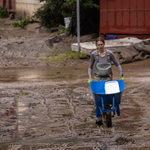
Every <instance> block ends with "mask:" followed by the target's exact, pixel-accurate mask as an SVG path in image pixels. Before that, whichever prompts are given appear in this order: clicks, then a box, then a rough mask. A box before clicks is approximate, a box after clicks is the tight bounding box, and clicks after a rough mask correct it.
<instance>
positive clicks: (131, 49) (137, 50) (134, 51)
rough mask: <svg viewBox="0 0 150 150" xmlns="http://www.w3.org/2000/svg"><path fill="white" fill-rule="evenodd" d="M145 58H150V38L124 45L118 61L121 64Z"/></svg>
mask: <svg viewBox="0 0 150 150" xmlns="http://www.w3.org/2000/svg"><path fill="white" fill-rule="evenodd" d="M147 58H150V39H148V40H144V41H141V42H139V43H135V44H132V45H130V46H127V47H125V48H124V49H123V50H122V51H121V58H120V59H119V62H120V63H121V64H122V63H129V62H133V61H137V60H144V59H147Z"/></svg>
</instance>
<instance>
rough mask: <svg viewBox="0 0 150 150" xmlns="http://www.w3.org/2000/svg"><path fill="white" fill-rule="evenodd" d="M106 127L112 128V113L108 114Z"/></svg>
mask: <svg viewBox="0 0 150 150" xmlns="http://www.w3.org/2000/svg"><path fill="white" fill-rule="evenodd" d="M106 125H107V127H112V119H111V112H106Z"/></svg>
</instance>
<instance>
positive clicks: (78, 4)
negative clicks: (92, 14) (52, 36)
mask: <svg viewBox="0 0 150 150" xmlns="http://www.w3.org/2000/svg"><path fill="white" fill-rule="evenodd" d="M77 36H78V40H77V41H78V52H80V3H79V0H77Z"/></svg>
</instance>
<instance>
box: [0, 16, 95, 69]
mask: <svg viewBox="0 0 150 150" xmlns="http://www.w3.org/2000/svg"><path fill="white" fill-rule="evenodd" d="M14 21H15V20H9V19H0V66H1V67H15V66H34V65H36V66H47V65H48V66H52V65H55V66H60V65H68V64H69V65H70V64H71V65H73V64H76V63H82V60H80V59H76V60H66V61H64V62H63V63H57V64H56V63H55V64H52V62H50V63H49V62H47V61H45V60H46V59H47V58H48V57H49V56H50V55H61V54H62V53H64V52H66V51H69V50H71V44H72V43H75V42H77V37H72V36H70V37H68V36H66V35H65V34H62V35H57V33H58V32H57V31H56V32H52V33H51V32H47V31H46V30H45V29H44V28H43V27H40V24H39V23H33V24H29V25H27V26H26V27H25V28H24V29H22V28H20V27H11V26H10V24H11V23H12V22H14ZM95 38H96V35H93V34H92V35H86V36H82V37H81V42H87V41H92V40H95Z"/></svg>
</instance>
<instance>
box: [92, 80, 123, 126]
mask: <svg viewBox="0 0 150 150" xmlns="http://www.w3.org/2000/svg"><path fill="white" fill-rule="evenodd" d="M124 86H125V84H124V82H123V81H122V80H113V81H91V82H90V88H91V91H92V93H93V97H94V101H95V105H96V117H99V118H100V119H101V121H102V116H103V118H104V119H105V121H106V125H107V127H111V126H112V116H113V117H114V115H115V114H116V113H117V115H118V116H120V109H119V104H120V103H121V97H122V92H123V90H124Z"/></svg>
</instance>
